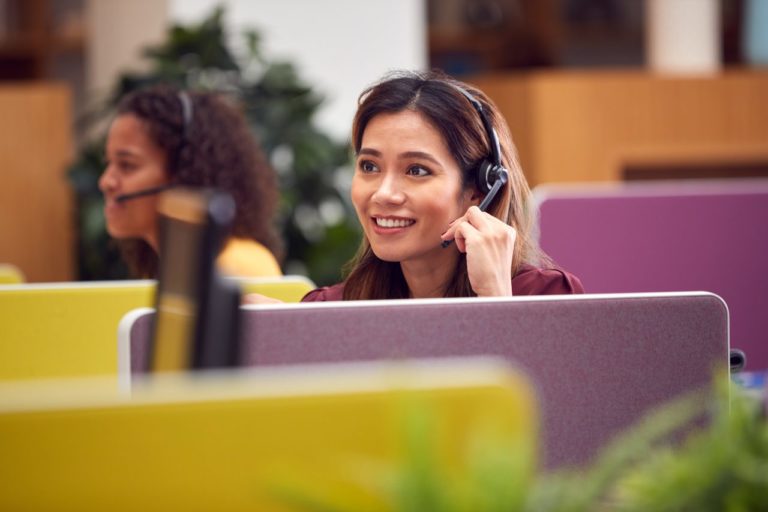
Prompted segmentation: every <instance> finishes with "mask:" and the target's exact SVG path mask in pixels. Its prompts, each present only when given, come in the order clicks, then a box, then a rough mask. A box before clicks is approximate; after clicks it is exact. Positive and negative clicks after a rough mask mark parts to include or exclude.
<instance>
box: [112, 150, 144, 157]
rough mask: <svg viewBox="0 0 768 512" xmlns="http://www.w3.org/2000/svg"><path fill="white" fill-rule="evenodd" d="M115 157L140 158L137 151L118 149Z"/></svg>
mask: <svg viewBox="0 0 768 512" xmlns="http://www.w3.org/2000/svg"><path fill="white" fill-rule="evenodd" d="M115 156H122V157H138V156H139V153H137V152H135V151H131V150H130V149H118V150H117V151H115Z"/></svg>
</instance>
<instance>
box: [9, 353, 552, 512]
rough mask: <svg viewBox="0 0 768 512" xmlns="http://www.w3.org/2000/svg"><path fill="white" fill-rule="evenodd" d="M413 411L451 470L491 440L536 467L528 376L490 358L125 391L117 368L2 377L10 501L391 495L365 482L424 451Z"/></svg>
mask: <svg viewBox="0 0 768 512" xmlns="http://www.w3.org/2000/svg"><path fill="white" fill-rule="evenodd" d="M414 414H418V418H417V419H418V420H423V419H424V418H426V419H427V421H428V423H429V424H430V425H431V428H430V429H429V430H428V431H425V432H421V435H422V436H423V438H422V437H420V438H419V441H420V443H421V444H420V445H419V447H418V450H419V451H420V453H422V450H423V452H424V453H429V452H432V451H433V452H434V456H435V461H434V462H433V463H434V464H435V465H436V467H438V468H439V469H440V471H441V472H445V471H447V470H451V471H455V472H456V474H458V475H467V474H468V473H469V471H470V466H471V464H472V463H473V462H476V461H473V460H472V458H471V457H469V456H468V455H469V454H471V453H472V450H471V449H472V447H473V446H475V447H476V445H473V443H474V442H477V441H480V440H483V441H489V440H490V441H498V442H500V444H499V445H497V446H496V445H495V446H496V447H497V448H498V447H502V449H503V450H508V453H506V454H505V456H506V457H509V458H510V459H513V460H515V459H514V458H515V457H520V458H521V460H523V461H525V462H526V465H525V466H523V467H522V468H521V469H522V470H523V472H522V474H520V475H518V474H515V475H510V485H511V484H514V485H521V486H524V485H526V482H527V481H528V480H529V479H530V478H531V477H532V476H533V472H534V467H533V466H534V465H535V451H536V432H537V430H538V424H537V421H538V419H537V410H536V403H535V396H534V394H533V389H532V387H531V386H530V384H529V382H528V380H527V378H526V377H525V376H524V374H522V373H521V372H520V371H517V370H515V369H514V368H512V367H511V366H509V365H508V364H506V363H504V362H503V361H500V360H494V359H490V358H474V359H472V358H462V359H453V360H429V361H408V362H403V361H400V362H374V363H357V364H354V363H345V364H332V365H306V366H301V367H291V366H282V367H279V368H259V369H257V370H255V371H249V372H228V373H219V374H207V375H204V376H200V375H198V378H192V377H190V376H189V375H185V374H181V375H162V376H154V377H153V378H152V379H151V380H150V381H147V382H144V383H143V385H138V386H136V387H135V388H134V389H133V390H132V393H131V394H130V395H126V394H120V393H118V392H117V390H116V388H115V383H114V380H106V381H104V380H101V381H98V382H95V381H92V380H83V379H80V380H69V381H61V382H53V383H48V384H47V385H46V384H43V383H40V382H21V383H19V382H16V383H2V384H0V453H1V454H2V462H1V463H0V487H2V492H0V510H79V511H89V510H111V511H122V510H132V511H133V510H158V511H160V510H164V511H171V510H188V511H195V510H217V511H256V510H276V511H279V510H289V508H288V507H287V506H285V505H286V503H287V499H286V498H285V497H283V498H280V497H278V496H276V493H277V492H278V491H281V490H282V491H283V492H284V493H285V492H288V493H289V494H290V495H292V496H293V497H294V498H295V499H296V500H298V501H301V498H306V495H309V497H313V494H317V493H319V494H320V497H322V498H325V499H331V501H332V502H333V503H335V504H336V505H339V504H343V505H344V506H345V507H346V508H345V509H349V510H381V509H382V507H383V506H384V505H383V504H384V502H385V500H384V498H383V497H382V495H381V494H378V495H377V494H376V493H375V492H373V491H371V492H370V493H366V492H364V491H363V490H362V489H370V487H366V486H364V485H362V484H361V481H366V482H372V481H376V480H377V479H381V475H382V473H381V472H380V470H382V469H385V470H396V469H397V470H399V471H402V470H403V468H404V467H405V466H406V464H407V460H408V458H409V457H416V456H417V455H416V454H414V453H410V454H409V453H408V451H407V450H408V445H407V442H408V439H409V436H412V435H414V434H418V432H414V431H409V428H408V425H409V422H411V421H412V420H413V419H414V417H412V416H411V415H414ZM422 415H426V416H422ZM488 434H493V436H494V438H493V439H489V438H488V437H487V436H488ZM478 436H482V437H478ZM493 456H494V460H498V457H499V453H498V450H496V451H495V452H494V453H493ZM420 462H426V461H421V460H420ZM508 468H509V466H505V467H504V468H503V469H508ZM497 476H498V475H497ZM515 477H517V478H515ZM465 479H466V478H465ZM382 483H383V482H382ZM314 497H317V496H314ZM293 504H295V503H293ZM290 510H295V508H290Z"/></svg>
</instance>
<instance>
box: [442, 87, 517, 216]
mask: <svg viewBox="0 0 768 512" xmlns="http://www.w3.org/2000/svg"><path fill="white" fill-rule="evenodd" d="M454 87H455V88H456V89H457V90H458V91H459V92H460V93H461V94H462V95H463V96H464V97H465V98H467V100H468V101H469V103H470V104H472V106H473V107H474V108H475V110H476V111H477V114H478V115H479V116H480V121H481V122H482V124H483V128H485V132H486V135H487V136H488V144H489V145H490V147H491V151H490V154H489V155H488V157H486V158H484V159H483V160H482V161H481V162H480V164H479V165H478V166H477V170H476V173H477V174H476V183H477V188H478V190H480V192H481V193H482V194H486V197H485V198H484V199H483V201H482V202H481V203H480V205H481V208H480V209H481V210H485V208H487V207H488V205H490V203H491V201H493V199H494V197H496V195H497V194H498V193H499V191H500V190H501V187H502V186H503V185H505V184H506V183H507V182H508V181H509V171H507V170H506V169H505V168H504V166H503V165H502V164H501V146H500V144H499V136H498V135H497V134H496V130H495V129H494V128H493V124H491V120H490V119H489V118H488V116H487V115H486V114H485V110H484V109H483V104H482V103H480V101H479V100H478V99H477V98H475V97H474V96H473V95H472V94H470V93H469V92H468V91H465V90H464V89H463V88H461V87H459V86H454Z"/></svg>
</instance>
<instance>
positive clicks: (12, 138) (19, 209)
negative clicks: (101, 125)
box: [0, 83, 74, 281]
mask: <svg viewBox="0 0 768 512" xmlns="http://www.w3.org/2000/svg"><path fill="white" fill-rule="evenodd" d="M0 112H2V116H0V162H2V165H1V166H0V175H1V176H2V184H3V186H2V187H0V263H12V264H14V265H16V266H17V267H18V268H20V269H21V271H22V272H23V273H24V276H25V277H26V279H27V281H67V280H71V279H73V277H74V258H73V245H74V242H73V225H74V216H73V206H72V205H73V198H72V189H71V186H70V185H69V183H68V182H67V178H66V166H67V164H69V162H70V159H71V157H72V135H71V120H72V117H71V94H70V90H69V88H68V87H66V86H64V85H53V84H44V83H40V84H24V85H23V86H22V85H1V86H0Z"/></svg>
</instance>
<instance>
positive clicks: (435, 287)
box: [304, 72, 583, 301]
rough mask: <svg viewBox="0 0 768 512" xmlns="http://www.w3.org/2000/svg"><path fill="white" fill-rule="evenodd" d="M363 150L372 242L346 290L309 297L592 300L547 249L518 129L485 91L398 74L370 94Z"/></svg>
mask: <svg viewBox="0 0 768 512" xmlns="http://www.w3.org/2000/svg"><path fill="white" fill-rule="evenodd" d="M352 144H353V147H354V151H355V154H356V166H355V174H354V177H353V179H352V192H351V195H352V203H353V204H354V206H355V210H356V212H357V216H358V219H359V221H360V223H361V225H362V227H363V232H364V238H363V241H362V244H361V246H360V248H359V250H358V253H357V255H356V256H355V258H354V259H353V260H352V261H351V262H350V264H349V267H348V270H349V271H348V274H347V277H346V279H345V280H344V282H343V283H340V284H337V285H334V286H331V287H324V288H320V289H317V290H314V291H312V292H310V293H309V294H308V295H307V296H306V297H305V298H304V300H305V301H326V300H360V299H392V298H425V297H471V296H509V295H538V294H567V293H581V292H583V288H582V286H581V283H580V282H579V280H578V279H577V278H576V277H575V276H573V275H571V274H569V273H568V272H566V271H564V270H562V269H559V268H557V267H556V266H555V265H554V264H553V263H552V262H551V261H550V260H549V258H547V257H546V255H544V254H543V253H542V252H541V251H540V250H539V248H538V246H537V244H536V241H535V239H534V236H533V235H532V229H533V223H534V216H533V214H532V212H531V208H532V203H531V201H530V190H529V187H528V184H527V182H526V180H525V177H524V176H523V173H522V170H521V168H520V164H519V163H518V160H517V155H516V152H515V149H514V145H513V143H512V138H511V136H510V134H509V129H508V127H507V125H506V122H505V121H504V119H503V118H502V116H501V114H499V112H498V110H497V109H496V106H495V105H494V104H493V103H492V102H491V101H490V99H488V98H487V97H486V96H485V94H483V93H482V92H481V91H479V90H477V89H475V88H473V87H471V86H469V85H467V84H463V83H461V82H458V81H456V80H453V79H452V78H450V77H447V76H445V75H442V74H439V73H435V72H431V73H424V74H420V73H398V74H396V75H393V76H391V77H389V78H386V79H385V80H383V81H381V82H379V83H378V84H376V85H374V86H372V87H370V88H369V89H367V90H366V91H364V92H363V94H362V95H361V96H360V101H359V106H358V110H357V114H356V115H355V119H354V122H353V126H352ZM489 191H490V192H489ZM481 207H482V208H481ZM451 242H455V243H451Z"/></svg>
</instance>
